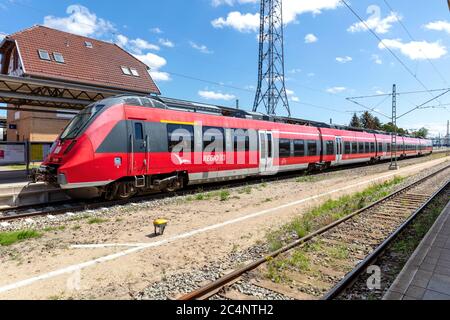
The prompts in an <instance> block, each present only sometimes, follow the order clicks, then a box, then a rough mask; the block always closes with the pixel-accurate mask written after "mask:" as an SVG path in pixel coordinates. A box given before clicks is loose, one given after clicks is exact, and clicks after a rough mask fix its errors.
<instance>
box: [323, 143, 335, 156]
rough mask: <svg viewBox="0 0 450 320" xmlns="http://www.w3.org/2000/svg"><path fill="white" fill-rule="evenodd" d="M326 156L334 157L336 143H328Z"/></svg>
mask: <svg viewBox="0 0 450 320" xmlns="http://www.w3.org/2000/svg"><path fill="white" fill-rule="evenodd" d="M325 143H326V154H327V156H331V155H334V154H335V152H334V141H326V142H325Z"/></svg>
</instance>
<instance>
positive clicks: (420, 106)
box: [397, 89, 450, 119]
mask: <svg viewBox="0 0 450 320" xmlns="http://www.w3.org/2000/svg"><path fill="white" fill-rule="evenodd" d="M449 92H450V89H449V90H448V91H446V92H444V93H441V94H440V95H438V96H436V97H434V98H433V99H430V100H428V101H427V102H424V103H422V104H421V105H419V106H417V107H415V108H413V109H411V110H409V111H408V112H405V113H404V114H402V115H400V116H398V117H397V119H399V118H401V117H403V116H406V115H407V114H409V113H411V112H413V111H415V110H417V109H421V108H423V107H424V106H425V105H427V104H429V103H430V102H432V101H434V100H436V99H438V98H440V97H442V96H443V95H446V94H447V93H449Z"/></svg>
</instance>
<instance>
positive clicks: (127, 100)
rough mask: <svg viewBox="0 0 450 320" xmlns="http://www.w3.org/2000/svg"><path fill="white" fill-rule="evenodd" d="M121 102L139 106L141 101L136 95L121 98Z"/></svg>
mask: <svg viewBox="0 0 450 320" xmlns="http://www.w3.org/2000/svg"><path fill="white" fill-rule="evenodd" d="M123 103H124V104H126V105H128V106H134V107H141V106H142V103H141V100H140V99H139V98H138V97H127V98H123Z"/></svg>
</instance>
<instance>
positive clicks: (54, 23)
mask: <svg viewBox="0 0 450 320" xmlns="http://www.w3.org/2000/svg"><path fill="white" fill-rule="evenodd" d="M66 13H67V14H68V15H69V16H68V17H64V18H58V17H54V16H46V17H44V25H45V26H47V27H50V28H54V29H58V30H62V31H66V32H70V33H75V34H78V35H82V36H92V35H97V36H98V35H103V34H105V33H108V32H114V31H115V28H114V25H113V24H112V23H111V22H109V21H107V20H104V19H102V18H98V17H97V15H96V14H95V13H92V12H90V11H89V9H88V8H86V7H84V6H82V5H78V4H75V5H70V6H68V7H67V10H66Z"/></svg>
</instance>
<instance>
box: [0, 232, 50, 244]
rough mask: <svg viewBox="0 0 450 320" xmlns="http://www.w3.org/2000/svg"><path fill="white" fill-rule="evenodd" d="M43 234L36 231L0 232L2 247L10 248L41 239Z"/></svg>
mask: <svg viewBox="0 0 450 320" xmlns="http://www.w3.org/2000/svg"><path fill="white" fill-rule="evenodd" d="M41 236H42V234H40V233H39V232H37V231H34V230H23V231H14V232H0V246H10V245H12V244H14V243H16V242H20V241H24V240H28V239H33V238H39V237H41Z"/></svg>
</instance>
